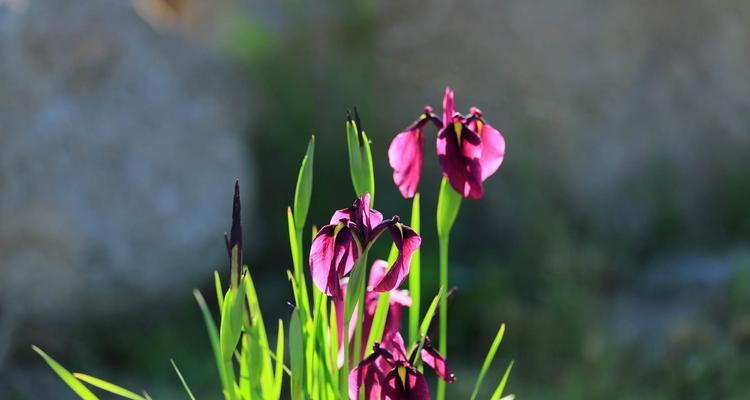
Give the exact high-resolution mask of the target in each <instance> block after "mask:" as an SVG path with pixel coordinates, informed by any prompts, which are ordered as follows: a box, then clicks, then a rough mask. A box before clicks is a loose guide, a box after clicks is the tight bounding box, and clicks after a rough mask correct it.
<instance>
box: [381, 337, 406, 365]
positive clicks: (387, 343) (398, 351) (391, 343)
mask: <svg viewBox="0 0 750 400" xmlns="http://www.w3.org/2000/svg"><path fill="white" fill-rule="evenodd" d="M380 347H382V348H383V349H385V350H387V351H388V352H389V353H391V355H392V356H393V359H394V360H396V361H406V346H405V345H404V338H403V337H402V336H401V332H398V331H396V332H394V333H393V334H392V335H389V336H387V337H386V336H383V343H381V344H380Z"/></svg>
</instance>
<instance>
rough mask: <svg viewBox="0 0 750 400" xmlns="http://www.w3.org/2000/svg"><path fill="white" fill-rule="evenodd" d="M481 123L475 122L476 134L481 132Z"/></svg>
mask: <svg viewBox="0 0 750 400" xmlns="http://www.w3.org/2000/svg"><path fill="white" fill-rule="evenodd" d="M482 125H483V124H482V121H480V120H477V133H480V132H482Z"/></svg>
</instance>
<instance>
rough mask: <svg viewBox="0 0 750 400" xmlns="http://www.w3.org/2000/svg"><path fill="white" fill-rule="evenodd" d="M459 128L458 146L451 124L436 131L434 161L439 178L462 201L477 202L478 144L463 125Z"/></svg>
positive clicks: (479, 188) (479, 187)
mask: <svg viewBox="0 0 750 400" xmlns="http://www.w3.org/2000/svg"><path fill="white" fill-rule="evenodd" d="M461 126H462V135H461V145H460V146H459V143H458V135H457V134H456V131H455V124H453V123H451V124H450V125H448V126H447V127H445V128H443V129H442V130H441V131H440V133H439V134H438V140H437V153H438V160H439V161H440V167H441V168H442V170H443V175H444V176H445V177H446V178H447V179H448V182H449V183H450V184H451V186H452V187H453V189H455V190H456V192H458V193H460V194H461V195H462V196H464V197H470V198H473V199H478V198H481V197H482V196H483V195H484V193H483V190H482V167H481V165H480V163H479V157H480V156H481V141H480V140H479V137H478V135H476V133H474V132H472V131H471V130H469V129H468V128H467V127H466V126H464V125H463V124H461ZM467 155H468V156H469V157H467Z"/></svg>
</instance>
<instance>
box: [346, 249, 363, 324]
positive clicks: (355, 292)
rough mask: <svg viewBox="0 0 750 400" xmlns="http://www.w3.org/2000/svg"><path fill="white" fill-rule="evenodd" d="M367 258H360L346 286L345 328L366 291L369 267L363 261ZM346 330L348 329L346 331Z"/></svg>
mask: <svg viewBox="0 0 750 400" xmlns="http://www.w3.org/2000/svg"><path fill="white" fill-rule="evenodd" d="M366 259H367V256H366V255H364V256H360V257H359V259H358V260H357V263H356V264H354V268H353V269H352V273H351V275H349V283H348V284H347V285H346V295H345V296H346V299H345V301H344V322H345V326H347V325H348V321H349V320H351V318H352V313H353V312H354V306H356V305H357V302H358V301H359V299H360V298H361V297H362V294H363V293H364V289H365V285H364V284H365V275H366V272H367V267H366V266H365V263H364V262H363V260H366ZM345 330H346V329H345Z"/></svg>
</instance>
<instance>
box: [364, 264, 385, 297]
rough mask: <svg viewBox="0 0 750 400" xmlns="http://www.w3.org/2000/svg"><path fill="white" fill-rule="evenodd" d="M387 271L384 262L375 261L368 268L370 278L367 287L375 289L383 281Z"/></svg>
mask: <svg viewBox="0 0 750 400" xmlns="http://www.w3.org/2000/svg"><path fill="white" fill-rule="evenodd" d="M387 269H388V263H387V262H386V261H385V260H375V261H374V262H373V263H372V267H370V278H369V279H368V280H367V286H369V287H371V288H372V287H375V285H377V284H378V282H380V281H381V280H382V279H383V276H385V271H386V270H387ZM370 290H372V289H370Z"/></svg>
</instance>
